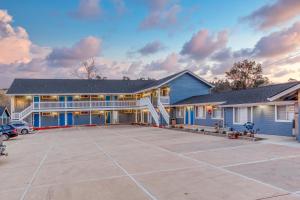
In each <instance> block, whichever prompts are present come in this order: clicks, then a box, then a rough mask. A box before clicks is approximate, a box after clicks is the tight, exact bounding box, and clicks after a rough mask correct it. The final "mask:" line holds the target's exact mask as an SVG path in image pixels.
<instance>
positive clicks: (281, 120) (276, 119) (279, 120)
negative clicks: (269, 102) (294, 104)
mask: <svg viewBox="0 0 300 200" xmlns="http://www.w3.org/2000/svg"><path fill="white" fill-rule="evenodd" d="M277 106H286V107H287V106H291V105H275V122H288V123H291V122H293V120H283V119H278V118H277V117H278V116H277ZM294 109H296V108H294ZM287 115H288V112H287V111H286V117H287Z"/></svg>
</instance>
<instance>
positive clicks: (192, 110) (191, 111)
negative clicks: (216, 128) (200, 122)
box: [190, 108, 194, 125]
mask: <svg viewBox="0 0 300 200" xmlns="http://www.w3.org/2000/svg"><path fill="white" fill-rule="evenodd" d="M190 116H191V117H190V124H191V125H193V124H194V109H193V108H191V109H190Z"/></svg>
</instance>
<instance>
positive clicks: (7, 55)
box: [0, 10, 31, 64]
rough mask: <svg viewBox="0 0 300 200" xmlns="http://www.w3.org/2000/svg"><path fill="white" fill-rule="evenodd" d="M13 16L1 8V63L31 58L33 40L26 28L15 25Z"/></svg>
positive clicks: (26, 60)
mask: <svg viewBox="0 0 300 200" xmlns="http://www.w3.org/2000/svg"><path fill="white" fill-rule="evenodd" d="M11 23H12V16H10V15H9V14H8V13H7V11H6V10H0V46H1V48H0V64H12V63H26V62H29V61H30V60H31V54H30V47H31V41H30V40H29V38H28V34H27V32H26V30H25V29H24V28H22V27H16V28H15V27H13V26H12V25H11Z"/></svg>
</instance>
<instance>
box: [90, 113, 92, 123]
mask: <svg viewBox="0 0 300 200" xmlns="http://www.w3.org/2000/svg"><path fill="white" fill-rule="evenodd" d="M91 124H92V111H91V110H90V125H91Z"/></svg>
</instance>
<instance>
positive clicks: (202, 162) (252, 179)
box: [132, 138, 293, 194]
mask: <svg viewBox="0 0 300 200" xmlns="http://www.w3.org/2000/svg"><path fill="white" fill-rule="evenodd" d="M132 140H135V141H137V142H140V143H142V144H145V145H148V146H151V147H154V148H157V149H160V150H162V151H165V152H168V153H171V154H175V155H177V156H179V157H182V158H185V159H188V160H192V161H194V162H197V163H199V164H203V165H206V166H209V167H211V168H214V169H218V170H220V171H223V172H226V173H229V174H232V175H236V176H239V177H241V178H244V179H247V180H250V181H253V182H256V183H260V184H262V185H265V186H268V187H270V188H273V189H276V190H279V191H282V192H285V193H289V194H292V193H293V192H291V191H288V190H285V189H283V188H280V187H277V186H274V185H271V184H269V183H265V182H262V181H260V180H257V179H254V178H250V177H248V176H245V175H242V174H239V173H236V172H233V171H230V170H228V169H225V168H222V167H218V166H215V165H212V164H210V163H207V162H204V161H199V160H196V159H194V158H190V157H188V156H185V155H183V154H179V153H176V152H172V151H169V150H167V149H164V148H161V147H159V146H155V145H152V144H148V143H146V142H143V141H140V140H138V139H134V138H132Z"/></svg>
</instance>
